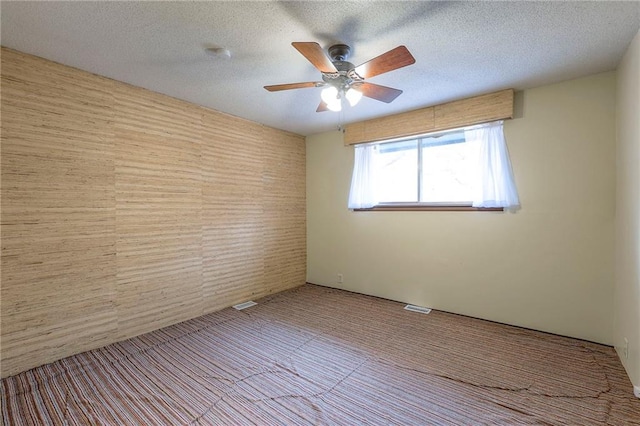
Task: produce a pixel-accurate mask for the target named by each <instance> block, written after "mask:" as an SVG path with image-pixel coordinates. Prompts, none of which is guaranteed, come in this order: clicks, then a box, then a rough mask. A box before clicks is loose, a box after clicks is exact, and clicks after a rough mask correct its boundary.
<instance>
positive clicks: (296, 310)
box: [2, 284, 640, 425]
mask: <svg viewBox="0 0 640 426" xmlns="http://www.w3.org/2000/svg"><path fill="white" fill-rule="evenodd" d="M403 307H404V305H403V304H400V303H396V302H391V301H387V300H382V299H378V298H374V297H368V296H362V295H358V294H353V293H348V292H344V291H340V290H334V289H328V288H324V287H319V286H314V285H309V284H307V285H305V286H302V287H300V288H297V289H295V290H291V291H287V292H284V293H280V294H277V295H274V296H271V297H267V298H264V299H261V300H259V304H258V305H257V306H254V307H252V308H248V309H246V310H244V311H236V310H233V309H225V310H223V311H221V312H217V313H214V314H210V315H206V316H203V317H200V318H197V319H195V320H191V321H187V322H185V323H182V324H178V325H175V326H172V327H168V328H165V329H162V330H159V331H156V332H153V333H149V334H145V335H143V336H139V337H137V338H134V339H130V340H127V341H124V342H120V343H117V344H114V345H110V346H108V347H105V348H102V349H98V350H95V351H91V352H86V353H83V354H80V355H76V356H73V357H69V358H66V359H63V360H60V361H58V362H55V363H53V364H49V365H45V366H43V367H40V368H36V369H33V370H30V371H27V372H25V373H22V374H19V375H16V376H13V377H9V378H7V379H4V380H2V418H3V420H4V424H5V425H31V424H34V425H43V424H45V425H49V424H55V425H58V424H60V425H62V424H65V425H66V424H70V425H74V424H82V425H101V424H106V425H138V424H140V425H245V424H246V425H249V424H258V425H272V424H273V425H288V424H291V425H298V424H321V425H322V424H326V425H359V424H371V425H388V424H394V425H395V424H397V425H640V400H639V399H637V398H635V397H634V396H633V393H632V386H631V383H630V382H629V379H628V378H627V376H626V375H625V373H624V370H623V368H622V366H621V364H620V362H619V360H618V359H617V356H616V354H615V353H614V351H613V349H612V348H610V347H607V346H602V345H598V344H594V343H589V342H584V341H580V340H575V339H570V338H565V337H559V336H555V335H549V334H545V333H541V332H535V331H531V330H524V329H520V328H515V327H510V326H505V325H501V324H496V323H492V322H487V321H481V320H477V319H472V318H468V317H464V316H459V315H453V314H448V313H443V312H437V311H433V312H431V313H430V314H428V315H425V314H420V313H414V312H408V311H405V310H403V309H402V308H403Z"/></svg>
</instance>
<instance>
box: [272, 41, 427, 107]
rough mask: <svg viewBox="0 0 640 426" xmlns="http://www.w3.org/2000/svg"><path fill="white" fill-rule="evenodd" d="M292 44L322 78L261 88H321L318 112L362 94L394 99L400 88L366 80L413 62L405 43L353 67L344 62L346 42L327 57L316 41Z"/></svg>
mask: <svg viewBox="0 0 640 426" xmlns="http://www.w3.org/2000/svg"><path fill="white" fill-rule="evenodd" d="M291 45H292V46H293V47H295V48H296V49H297V50H298V51H299V52H300V53H301V54H302V55H303V56H304V57H305V58H307V59H308V60H309V62H311V63H312V64H313V66H314V67H316V68H317V69H318V70H319V71H320V72H321V73H322V81H309V82H304V83H289V84H276V85H272V86H264V88H265V89H267V90H268V91H270V92H277V91H280V90H290V89H303V88H307V87H324V89H323V90H322V93H321V98H322V101H321V102H320V105H319V106H318V109H317V110H316V111H317V112H322V111H327V110H330V111H340V110H341V109H342V102H343V100H346V101H348V102H349V104H350V105H351V106H354V105H355V104H357V103H358V102H359V101H360V98H362V96H366V97H368V98H371V99H375V100H378V101H382V102H386V103H390V102H393V100H394V99H395V98H397V97H398V96H400V94H401V93H402V90H398V89H393V88H391V87H386V86H380V85H378V84H373V83H369V82H367V81H365V79H368V78H371V77H375V76H376V75H380V74H383V73H386V72H389V71H393V70H395V69H398V68H402V67H405V66H407V65H411V64H413V63H415V62H416V60H415V58H414V57H413V56H412V55H411V53H409V50H408V49H407V48H406V47H405V46H398V47H396V48H395V49H391V50H389V51H388V52H386V53H383V54H382V55H380V56H377V57H375V58H373V59H371V60H370V61H367V62H365V63H363V64H362V65H358V66H357V67H356V66H354V65H353V64H352V63H351V62H347V59H348V58H349V53H350V52H351V48H350V47H349V46H347V45H346V44H335V45H333V46H331V47H329V49H328V53H329V56H328V57H327V55H325V53H324V51H323V50H322V48H321V47H320V45H319V44H318V43H315V42H293V43H291Z"/></svg>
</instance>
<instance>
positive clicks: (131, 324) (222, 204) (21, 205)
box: [0, 48, 306, 377]
mask: <svg viewBox="0 0 640 426" xmlns="http://www.w3.org/2000/svg"><path fill="white" fill-rule="evenodd" d="M1 108H2V111H1V112H2V146H1V150H0V154H1V155H0V159H1V165H2V171H1V178H2V183H1V185H2V186H1V190H2V211H1V213H2V229H1V232H2V259H1V262H0V266H1V278H2V282H1V296H2V298H1V306H0V308H1V321H2V324H1V328H2V347H1V358H2V370H1V374H2V377H5V376H7V375H11V374H15V373H17V372H20V371H23V370H26V369H29V368H31V367H35V366H37V365H41V364H44V363H47V362H51V361H54V360H56V359H59V358H61V357H64V356H68V355H71V354H74V353H78V352H82V351H85V350H88V349H91V348H95V347H99V346H103V345H105V344H108V343H111V342H114V341H117V340H121V339H124V338H128V337H132V336H135V335H137V334H140V333H143V332H146V331H150V330H153V329H156V328H159V327H162V326H165V325H169V324H173V323H176V322H179V321H183V320H185V319H188V318H193V317H196V316H198V315H201V314H203V313H206V312H211V311H214V310H217V309H221V308H224V307H226V306H229V305H231V304H235V303H237V302H241V301H244V300H247V299H249V298H251V297H259V296H261V295H264V294H268V293H272V292H276V291H279V290H281V289H285V288H290V287H293V286H297V285H300V284H303V283H304V280H305V267H306V259H305V256H306V255H305V250H306V242H305V238H306V236H305V226H306V225H305V183H304V179H305V158H304V155H305V154H304V152H305V149H304V139H303V138H302V137H301V136H297V135H291V134H288V133H285V132H282V131H279V130H275V129H270V128H266V127H264V126H262V125H260V124H257V123H252V122H248V121H246V120H241V119H238V118H235V117H231V116H228V115H225V114H221V113H218V112H215V111H210V110H206V109H204V108H200V107H196V106H194V105H190V104H188V103H185V102H182V101H178V100H176V99H172V98H168V97H166V96H163V95H159V94H156V93H152V92H149V91H146V90H143V89H139V88H135V87H132V86H129V85H126V84H123V83H119V82H116V81H113V80H109V79H105V78H102V77H98V76H95V75H92V74H89V73H85V72H82V71H79V70H76V69H73V68H69V67H65V66H62V65H59V64H55V63H52V62H49V61H46V60H43V59H39V58H35V57H33V56H29V55H25V54H22V53H19V52H15V51H12V50H9V49H4V48H3V49H2V100H1Z"/></svg>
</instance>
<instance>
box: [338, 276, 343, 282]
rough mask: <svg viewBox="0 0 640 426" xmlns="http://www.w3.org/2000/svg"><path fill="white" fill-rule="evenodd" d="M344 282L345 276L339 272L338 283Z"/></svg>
mask: <svg viewBox="0 0 640 426" xmlns="http://www.w3.org/2000/svg"><path fill="white" fill-rule="evenodd" d="M343 282H344V276H343V275H342V274H338V284H342V283H343Z"/></svg>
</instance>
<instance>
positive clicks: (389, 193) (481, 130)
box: [349, 122, 519, 209]
mask: <svg viewBox="0 0 640 426" xmlns="http://www.w3.org/2000/svg"><path fill="white" fill-rule="evenodd" d="M355 150H356V151H355V163H354V170H353V178H352V183H351V192H350V194H349V208H352V209H367V208H374V207H375V208H385V207H396V208H402V207H425V206H439V207H447V206H448V207H452V206H456V207H462V206H467V207H478V208H508V209H515V208H517V207H519V200H518V194H517V191H516V189H515V184H514V183H513V175H512V171H511V164H510V161H509V157H508V152H507V148H506V144H505V141H504V135H503V131H502V122H496V123H490V124H487V125H481V126H474V127H470V128H465V129H459V130H455V131H450V132H446V133H437V134H429V135H425V136H422V137H419V138H414V139H405V140H396V141H383V142H377V143H372V144H367V145H358V146H356V148H355Z"/></svg>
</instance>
